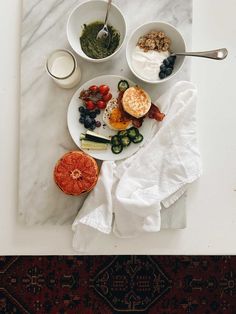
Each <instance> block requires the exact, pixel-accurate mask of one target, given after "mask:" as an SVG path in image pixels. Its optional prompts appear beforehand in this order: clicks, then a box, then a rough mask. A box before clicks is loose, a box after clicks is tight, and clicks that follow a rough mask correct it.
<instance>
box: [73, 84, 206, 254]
mask: <svg viewBox="0 0 236 314" xmlns="http://www.w3.org/2000/svg"><path fill="white" fill-rule="evenodd" d="M196 94H197V92H196V88H195V86H194V85H193V84H192V83H190V82H184V81H183V82H178V83H177V84H175V85H174V86H173V87H172V88H171V89H170V90H169V91H168V92H167V93H165V94H164V95H162V96H161V97H160V98H159V99H158V101H157V102H156V104H157V105H158V107H159V108H160V110H161V111H162V112H164V113H165V114H166V117H165V119H164V120H163V121H162V122H157V121H154V120H150V123H152V131H151V136H150V140H149V141H147V142H146V143H145V145H144V146H143V147H142V148H141V149H140V150H139V151H138V152H137V153H136V154H134V155H133V156H131V157H130V158H128V159H126V160H124V161H119V162H113V161H105V162H103V164H102V168H101V172H100V176H99V180H98V183H97V185H96V187H95V188H94V190H93V191H92V192H91V193H90V194H89V196H88V197H87V199H86V200H85V202H84V204H83V206H82V208H81V209H80V211H79V213H78V215H77V217H76V219H75V221H74V223H73V226H72V228H73V230H74V231H75V233H76V234H77V235H76V234H75V236H74V241H73V247H74V248H75V249H78V247H79V244H78V241H80V240H79V239H81V236H82V234H84V239H86V238H89V233H92V234H93V236H94V233H96V232H95V231H96V230H98V231H99V232H102V233H105V234H110V233H111V232H114V234H115V235H117V236H119V237H134V236H137V235H138V234H140V233H142V232H158V231H160V228H161V215H160V211H161V208H162V205H163V206H164V207H166V208H167V207H169V206H171V205H172V204H173V203H174V202H175V201H176V200H178V199H179V197H180V196H182V195H183V193H184V192H185V191H186V188H187V185H188V184H189V183H191V182H193V181H194V180H196V179H197V178H198V177H199V176H200V175H201V162H200V154H199V151H198V147H197V136H196V114H195V112H196ZM86 226H88V228H86ZM91 228H93V229H94V230H92V229H91ZM81 230H83V232H82V234H81ZM86 233H88V234H87V235H86ZM78 234H80V237H78ZM82 241H83V240H82Z"/></svg>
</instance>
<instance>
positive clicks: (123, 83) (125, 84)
mask: <svg viewBox="0 0 236 314" xmlns="http://www.w3.org/2000/svg"><path fill="white" fill-rule="evenodd" d="M128 88H129V83H128V82H127V81H126V80H120V81H119V83H118V90H119V91H120V92H125V91H126V89H128Z"/></svg>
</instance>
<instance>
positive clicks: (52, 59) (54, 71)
mask: <svg viewBox="0 0 236 314" xmlns="http://www.w3.org/2000/svg"><path fill="white" fill-rule="evenodd" d="M46 69H47V72H48V74H49V75H50V76H51V77H52V78H53V80H54V81H55V82H56V83H57V84H58V85H59V86H60V87H62V88H73V87H74V86H76V85H77V84H78V83H79V81H80V79H81V71H80V69H79V67H78V65H77V61H76V59H75V56H74V55H73V54H72V53H71V52H70V51H68V50H62V49H60V50H55V51H53V52H52V53H51V54H50V56H49V57H48V59H47V62H46Z"/></svg>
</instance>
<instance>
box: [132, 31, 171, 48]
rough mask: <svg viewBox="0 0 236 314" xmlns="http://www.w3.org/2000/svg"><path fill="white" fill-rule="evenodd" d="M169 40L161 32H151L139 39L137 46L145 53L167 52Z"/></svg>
mask: <svg viewBox="0 0 236 314" xmlns="http://www.w3.org/2000/svg"><path fill="white" fill-rule="evenodd" d="M170 44H171V40H170V38H169V37H167V36H166V34H165V33H164V32H162V31H151V32H149V33H147V34H146V35H144V36H142V37H140V38H139V40H138V43H137V45H138V46H139V47H140V48H141V49H143V50H144V51H145V52H147V51H148V50H156V51H159V52H160V51H168V50H169V49H170Z"/></svg>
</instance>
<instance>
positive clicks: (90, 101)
mask: <svg viewBox="0 0 236 314" xmlns="http://www.w3.org/2000/svg"><path fill="white" fill-rule="evenodd" d="M109 92H110V87H109V86H107V85H104V84H103V85H101V86H97V85H92V86H90V87H89V88H88V89H84V90H82V92H81V93H80V96H79V98H80V99H81V100H82V101H83V102H84V105H85V106H86V108H87V109H88V110H94V109H95V108H96V107H98V108H99V109H105V108H106V104H107V102H108V101H109V100H110V99H111V98H112V94H111V93H109Z"/></svg>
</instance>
